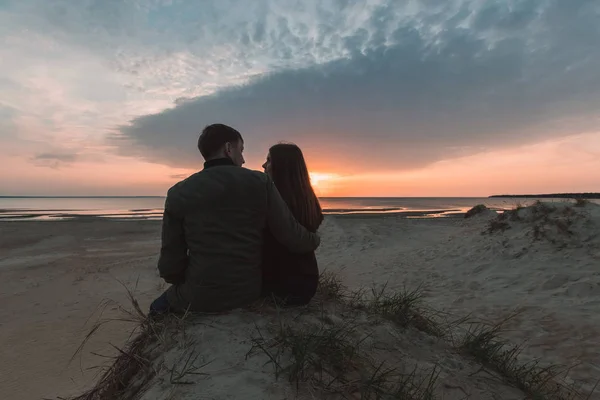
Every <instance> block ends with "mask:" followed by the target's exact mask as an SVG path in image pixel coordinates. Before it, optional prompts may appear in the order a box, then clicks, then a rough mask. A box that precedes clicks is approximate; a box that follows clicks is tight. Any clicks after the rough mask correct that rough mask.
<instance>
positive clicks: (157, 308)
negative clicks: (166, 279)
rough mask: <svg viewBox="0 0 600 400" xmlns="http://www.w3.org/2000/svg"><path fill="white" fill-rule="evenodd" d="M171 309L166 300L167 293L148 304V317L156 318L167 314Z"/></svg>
mask: <svg viewBox="0 0 600 400" xmlns="http://www.w3.org/2000/svg"><path fill="white" fill-rule="evenodd" d="M170 309H171V307H170V306H169V301H168V300H167V292H164V293H163V294H161V295H160V296H159V297H158V298H157V299H156V300H154V301H153V302H152V304H150V312H149V313H148V315H149V316H150V317H156V316H158V315H160V314H166V313H168V312H169V310H170Z"/></svg>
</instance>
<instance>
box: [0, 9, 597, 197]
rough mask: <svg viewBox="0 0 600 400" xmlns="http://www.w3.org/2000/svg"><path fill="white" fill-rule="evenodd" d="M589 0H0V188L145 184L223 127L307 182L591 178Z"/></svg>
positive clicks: (431, 192)
mask: <svg viewBox="0 0 600 400" xmlns="http://www.w3.org/2000/svg"><path fill="white" fill-rule="evenodd" d="M599 18H600V2H598V1H597V0H569V1H564V0H502V1H500V0H403V1H400V0H364V1H359V0H252V1H247V0H214V1H213V0H204V1H195V0H120V1H119V0H78V1H71V0H0V158H1V159H2V160H3V162H2V167H1V168H0V195H163V194H164V193H166V191H167V189H168V188H169V187H170V186H171V185H173V184H175V183H176V182H177V181H178V180H181V179H183V178H185V177H187V176H189V175H190V174H192V173H194V172H196V171H198V170H200V169H201V168H202V163H203V160H202V157H201V155H200V154H199V152H198V150H197V148H196V142H197V138H198V135H199V133H200V132H201V130H202V128H203V127H204V126H206V125H208V124H211V123H215V122H219V123H225V124H228V125H231V126H233V127H235V128H236V129H238V130H239V131H240V132H241V133H242V135H243V137H244V141H245V149H246V150H245V152H246V153H245V156H246V160H247V164H246V167H248V168H252V169H259V170H260V169H261V164H262V163H263V161H264V158H265V156H266V153H267V151H268V148H269V146H271V145H273V144H275V143H277V142H280V141H287V142H290V141H291V142H294V143H296V144H298V145H299V146H300V147H301V148H302V149H303V151H304V154H305V157H306V159H307V163H308V167H309V169H310V171H311V173H312V177H313V184H314V185H315V188H316V190H317V192H318V194H320V195H322V196H416V197H419V196H487V195H491V194H497V193H514V194H519V193H550V192H590V191H600V75H598V71H600V46H598V43H600V24H599V23H598V20H599Z"/></svg>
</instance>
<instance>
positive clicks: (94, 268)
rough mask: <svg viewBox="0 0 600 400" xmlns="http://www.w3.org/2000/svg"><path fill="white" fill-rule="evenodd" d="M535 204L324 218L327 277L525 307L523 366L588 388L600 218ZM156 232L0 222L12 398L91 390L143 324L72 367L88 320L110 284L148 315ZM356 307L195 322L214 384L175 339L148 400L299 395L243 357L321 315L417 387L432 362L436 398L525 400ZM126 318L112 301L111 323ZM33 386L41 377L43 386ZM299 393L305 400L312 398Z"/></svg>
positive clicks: (519, 324)
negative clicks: (182, 361)
mask: <svg viewBox="0 0 600 400" xmlns="http://www.w3.org/2000/svg"><path fill="white" fill-rule="evenodd" d="M536 207H538V209H536V208H531V207H529V208H526V209H523V210H520V211H519V212H518V213H514V214H511V215H509V214H507V217H506V218H505V219H504V220H497V217H496V216H494V215H491V214H487V215H482V216H478V217H474V218H469V219H461V218H440V219H406V218H399V217H398V216H377V217H372V216H351V217H346V216H328V217H327V218H326V221H325V223H324V226H323V227H322V230H321V231H322V235H323V242H322V246H321V248H320V249H319V251H318V258H319V262H320V266H321V268H322V269H326V270H328V271H332V272H334V273H335V274H337V275H338V276H339V277H340V278H341V280H342V281H343V282H344V284H345V285H347V286H348V287H349V289H350V290H353V289H358V288H360V287H364V286H372V285H383V284H387V287H388V289H389V290H390V291H391V292H394V291H398V290H401V289H403V288H405V287H406V288H407V289H409V290H411V289H414V288H417V287H421V288H422V289H423V293H424V295H425V297H424V299H423V301H424V303H423V305H422V306H421V307H424V308H427V309H429V308H432V309H436V310H440V311H444V312H446V313H450V314H451V315H456V316H457V317H458V316H466V315H468V314H471V315H472V316H473V317H477V318H480V319H481V320H483V321H490V322H495V321H500V320H502V319H504V318H506V317H507V316H509V315H511V314H513V312H514V311H515V310H516V311H518V312H519V314H518V315H516V316H515V317H513V318H512V319H511V320H510V321H508V322H507V325H506V327H505V328H506V330H505V331H503V332H502V335H503V337H505V338H507V339H509V340H511V341H512V342H514V343H525V345H524V351H523V354H522V359H524V360H527V359H528V358H533V357H540V358H541V359H542V360H543V362H545V363H555V364H559V365H567V366H570V365H573V364H577V363H579V365H577V366H575V367H574V368H572V369H571V370H570V371H569V373H568V379H570V380H572V381H576V382H577V383H578V384H581V385H583V388H584V389H587V390H591V388H592V387H593V385H594V384H595V383H596V381H597V380H598V379H600V365H599V364H600V362H599V360H600V343H599V342H600V340H599V339H598V337H600V313H598V310H599V309H600V308H599V306H600V269H599V266H600V207H599V206H597V205H593V204H588V205H585V206H584V207H573V205H571V204H569V205H567V204H553V205H552V207H551V208H547V207H541V206H536ZM491 221H495V222H493V223H492V222H491ZM490 227H491V228H492V231H491V232H488V231H489V230H490ZM159 234H160V224H159V223H157V222H155V221H126V222H120V221H103V220H92V221H88V220H86V221H65V222H48V223H45V222H14V223H9V222H3V223H0V251H1V256H0V274H1V275H2V276H1V277H0V279H1V281H2V290H1V293H0V300H1V301H2V302H3V304H5V305H6V306H5V307H3V308H2V309H1V310H0V313H1V315H0V320H1V321H3V322H2V330H1V333H0V343H2V345H3V348H8V349H10V351H8V354H7V355H4V356H3V357H4V359H5V362H4V363H3V365H4V367H2V368H3V369H2V371H0V396H1V397H2V398H11V399H30V398H40V397H42V396H45V397H48V398H52V397H56V396H58V395H69V394H74V393H77V392H81V390H83V389H84V388H89V387H90V385H91V384H92V382H93V380H94V374H93V371H92V372H90V371H88V372H85V373H83V374H82V373H81V372H80V366H81V367H84V368H86V367H90V366H93V365H98V364H100V363H104V364H106V360H103V359H102V358H99V357H95V356H93V355H91V354H90V352H91V351H94V352H108V353H110V350H111V348H110V346H108V345H107V344H106V343H107V342H109V341H112V342H113V343H114V344H117V345H123V344H124V343H125V341H126V339H127V337H128V334H129V331H130V330H131V329H132V328H133V325H127V324H124V325H123V324H121V325H109V326H110V327H104V328H103V329H102V330H101V331H100V332H99V333H98V334H97V335H96V336H95V337H94V338H93V339H92V341H91V342H90V343H89V346H87V347H86V348H85V349H84V351H83V352H82V358H81V360H80V361H79V359H78V360H77V362H76V363H75V364H71V366H70V367H69V368H66V365H67V362H68V360H69V358H70V356H71V355H72V354H73V352H74V351H75V350H76V348H77V346H78V345H79V343H80V341H81V340H82V338H83V336H84V335H85V332H86V329H88V330H89V328H90V326H91V324H92V323H93V321H94V320H95V319H94V318H92V321H90V322H88V324H87V325H86V326H84V324H85V322H86V320H87V318H88V317H89V316H90V315H91V314H92V313H94V311H95V310H96V307H97V306H98V304H99V303H100V302H101V301H102V300H103V299H105V298H109V299H114V300H116V301H117V302H120V303H122V304H126V301H127V300H126V293H125V291H124V290H123V288H122V287H121V286H120V285H119V284H118V283H116V281H115V280H114V278H115V277H117V278H119V279H120V280H122V281H124V282H125V283H126V284H127V285H128V286H130V287H133V286H134V285H135V284H136V282H137V291H136V295H137V296H138V297H139V299H140V303H141V306H142V308H143V309H146V307H147V305H148V303H149V301H150V299H151V298H152V297H153V296H155V295H156V294H157V293H159V292H160V290H161V287H160V286H159V280H158V279H157V277H156V272H155V265H156V264H155V262H156V254H157V249H158V244H159ZM59 294H60V295H59ZM346 307H347V306H345V305H341V304H339V303H337V302H330V301H327V302H325V305H324V306H323V308H322V310H321V309H319V307H318V305H317V304H315V305H313V308H312V309H311V310H305V312H303V313H301V315H300V316H298V313H299V312H300V311H298V310H295V311H286V312H284V313H283V314H279V315H278V314H277V313H276V312H275V310H274V309H273V308H272V307H266V306H265V307H262V308H260V309H258V310H256V309H255V310H245V311H243V310H238V311H235V312H232V313H230V314H227V315H222V316H210V317H202V318H200V319H195V320H194V321H195V322H193V321H192V324H191V325H190V326H189V327H188V328H187V330H186V334H187V335H188V336H187V337H188V338H190V337H191V338H192V339H195V342H196V343H195V344H194V345H193V348H192V349H193V350H194V351H195V354H196V355H197V356H198V358H197V360H196V361H197V362H198V363H199V364H200V365H202V364H203V363H206V362H209V361H211V360H214V361H212V362H211V363H210V364H208V365H206V366H205V367H204V368H202V369H201V372H203V373H207V374H208V375H194V376H193V378H194V382H196V383H195V384H194V385H174V384H172V383H171V373H170V372H169V371H168V368H170V369H172V366H173V365H175V364H177V361H178V360H179V358H180V356H181V355H182V354H183V353H184V352H189V350H190V347H189V346H188V347H187V348H186V347H185V346H182V345H181V343H182V342H181V341H178V339H177V340H176V342H173V343H179V346H177V345H175V346H174V347H170V350H168V351H162V350H160V351H159V350H158V349H159V348H158V347H157V348H156V349H155V353H154V355H155V356H156V357H157V358H156V359H155V360H154V366H155V367H156V370H157V371H158V373H157V375H156V376H155V377H154V378H153V379H152V380H151V381H150V384H149V386H147V391H146V392H145V394H144V397H143V398H145V399H162V398H168V395H173V393H175V395H176V397H174V398H188V397H189V398H192V397H193V396H199V395H203V396H207V398H284V397H285V396H288V398H293V395H294V394H295V393H296V391H295V388H294V387H293V385H290V383H288V382H287V380H286V379H285V377H281V378H280V379H279V380H277V381H275V376H274V373H273V372H274V370H273V365H272V364H265V362H266V361H268V359H267V358H266V356H265V355H264V354H261V353H256V352H255V353H254V354H252V355H251V356H250V357H248V358H247V359H246V353H247V352H248V351H249V350H250V349H251V348H252V346H253V344H254V342H253V338H255V336H256V332H257V331H256V327H257V326H258V327H259V328H260V330H261V332H263V334H264V335H265V340H269V339H275V338H277V327H278V326H280V325H279V324H280V323H281V322H282V321H283V323H285V324H287V325H290V326H295V327H296V329H299V327H307V328H306V329H309V330H311V329H313V330H316V331H318V330H319V329H321V328H323V320H327V321H329V323H328V324H329V325H326V326H336V324H339V323H342V324H343V322H344V320H348V319H351V320H353V321H356V322H357V324H356V326H355V327H354V328H355V329H354V330H355V333H354V334H353V335H355V336H357V337H359V338H360V337H363V336H365V335H367V334H370V335H371V336H370V337H369V339H368V340H366V342H365V343H363V346H361V349H362V350H361V354H363V355H365V357H366V355H368V357H369V358H372V360H371V361H377V360H379V359H384V358H385V357H390V359H389V360H388V361H389V362H390V363H391V364H394V365H398V366H400V367H401V368H402V369H407V371H408V370H410V369H411V368H414V367H415V366H417V367H419V368H418V370H419V371H420V372H419V373H421V374H423V376H427V371H430V370H431V369H432V368H433V367H437V368H438V373H439V375H440V376H439V379H438V383H437V386H436V388H435V391H436V393H437V394H438V396H439V397H440V398H465V393H464V392H466V393H467V394H469V395H470V396H471V397H472V398H494V397H493V396H495V398H503V399H504V398H506V399H510V398H522V397H523V395H522V393H520V392H518V391H516V389H513V388H511V387H510V385H506V384H504V383H502V381H501V379H500V377H499V376H498V375H497V374H495V373H491V374H487V373H482V372H481V371H479V369H480V367H479V366H478V365H477V364H476V363H475V361H473V360H472V359H470V358H469V357H468V356H466V355H465V354H462V353H461V352H457V350H456V349H455V347H454V346H453V345H452V343H449V342H448V341H446V340H441V339H439V338H435V337H432V336H431V335H429V334H427V333H425V332H422V331H420V330H419V329H418V328H417V327H415V326H413V325H410V324H409V326H408V327H399V326H397V324H393V323H390V322H389V321H387V320H386V319H385V318H381V317H380V316H379V317H378V316H375V315H373V313H370V312H367V311H365V310H358V311H357V310H348V309H347V308H346ZM118 315H120V313H119V310H118V309H117V308H116V307H115V306H111V307H108V308H107V309H106V311H105V314H104V316H105V317H111V316H118ZM96 317H97V314H96ZM4 321H6V322H4ZM332 321H333V322H332ZM173 332H175V334H180V331H177V330H176V331H173ZM177 332H179V333H177ZM176 337H177V336H176ZM173 343H171V344H173ZM363 350H364V351H363ZM367 350H368V351H367ZM112 354H114V351H113V352H112ZM186 354H188V353H186ZM161 360H163V361H165V362H164V363H161ZM282 360H286V359H285V358H282ZM287 360H288V361H289V359H287ZM282 362H283V361H282ZM80 364H81V365H80ZM161 365H162V366H163V367H164V368H163V369H162V370H161V368H158V367H159V366H161ZM407 371H404V372H407ZM408 372H410V371H408ZM357 373H358V372H357ZM31 376H36V377H37V378H36V384H35V385H33V384H30V380H31ZM463 391H464V392H463ZM301 393H302V394H303V395H307V396H308V395H310V390H308V388H303V389H302V391H301ZM261 396H262V397H261ZM461 396H462V397H461ZM486 396H487V397H486ZM519 396H520V397H519ZM309 398H310V397H309ZM357 398H360V397H357Z"/></svg>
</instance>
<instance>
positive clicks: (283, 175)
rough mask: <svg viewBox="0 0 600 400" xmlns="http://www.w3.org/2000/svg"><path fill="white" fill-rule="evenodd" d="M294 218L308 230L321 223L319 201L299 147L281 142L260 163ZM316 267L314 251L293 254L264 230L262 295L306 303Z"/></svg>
mask: <svg viewBox="0 0 600 400" xmlns="http://www.w3.org/2000/svg"><path fill="white" fill-rule="evenodd" d="M263 168H264V169H265V173H267V174H268V175H269V176H270V177H271V179H273V182H274V183H275V186H276V187H277V189H278V190H279V193H280V194H281V197H283V200H285V202H286V203H287V205H288V207H289V208H290V210H291V211H292V214H294V217H296V220H297V221H298V222H299V223H300V224H301V225H303V226H304V227H305V228H306V229H308V230H309V231H311V232H316V231H317V229H318V228H319V226H320V225H321V222H323V212H322V210H321V205H320V204H319V200H318V199H317V196H316V195H315V192H314V190H313V188H312V186H311V184H310V176H309V175H308V169H307V167H306V162H305V161H304V156H303V155H302V150H300V148H299V147H298V146H296V145H295V144H287V143H281V144H276V145H275V146H273V147H271V148H270V149H269V154H268V155H267V161H266V162H265V163H264V164H263ZM318 283H319V268H318V266H317V259H316V257H315V253H314V252H310V253H304V254H295V253H291V252H289V251H288V250H287V248H285V247H284V246H283V245H282V244H280V243H279V242H278V241H277V240H276V239H275V238H274V237H273V235H272V234H271V233H270V232H269V231H267V232H266V234H265V244H264V251H263V295H265V296H275V297H276V298H278V299H279V300H281V301H283V303H284V304H285V305H286V306H300V305H305V304H308V302H309V301H310V300H311V299H312V297H313V296H314V295H315V293H316V291H317V285H318Z"/></svg>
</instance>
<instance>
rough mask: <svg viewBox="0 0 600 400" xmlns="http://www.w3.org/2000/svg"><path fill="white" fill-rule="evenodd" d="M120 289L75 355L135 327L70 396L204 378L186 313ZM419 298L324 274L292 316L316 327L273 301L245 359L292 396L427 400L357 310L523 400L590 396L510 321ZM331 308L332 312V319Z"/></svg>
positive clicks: (433, 383)
mask: <svg viewBox="0 0 600 400" xmlns="http://www.w3.org/2000/svg"><path fill="white" fill-rule="evenodd" d="M126 290H127V293H128V296H129V301H130V303H131V308H130V309H125V308H122V310H123V313H124V316H123V318H117V319H110V320H103V321H100V322H98V323H96V324H95V325H94V326H93V327H92V329H91V330H90V332H89V334H88V335H87V336H86V337H85V339H84V341H83V343H82V345H81V346H80V347H79V348H78V350H77V353H79V352H81V351H82V350H83V348H84V346H85V343H86V342H87V341H88V340H89V338H90V337H91V336H93V335H94V334H95V332H96V331H97V330H98V329H99V327H100V326H101V325H102V324H106V323H109V322H116V321H121V322H122V321H126V322H131V323H135V324H138V328H137V330H136V332H137V335H136V336H135V337H132V338H131V339H130V341H129V342H128V344H127V345H126V346H125V347H124V348H122V349H121V348H119V349H117V355H116V356H115V357H114V360H113V362H112V364H111V365H110V366H109V367H108V368H106V369H105V371H104V372H103V373H102V375H101V376H100V378H99V380H98V381H97V383H96V385H95V386H94V387H93V388H92V389H90V390H88V391H87V392H85V393H83V394H81V395H79V396H76V397H72V398H71V399H70V400H108V399H111V400H112V399H134V398H135V397H136V396H137V395H139V394H140V393H142V392H143V390H144V388H145V387H146V386H147V385H148V384H149V383H150V382H151V380H152V379H153V378H154V377H155V376H157V375H158V374H159V373H160V372H161V370H162V369H163V368H164V369H165V370H166V371H167V372H168V376H169V379H168V381H169V383H170V384H171V385H173V386H176V385H190V384H193V383H194V379H190V378H191V377H194V376H206V375H207V373H206V372H205V367H207V366H208V365H209V364H210V363H211V362H210V361H209V362H199V355H198V354H197V353H196V352H195V351H194V350H193V349H194V338H193V337H191V336H190V335H188V334H187V333H186V325H187V324H188V320H189V319H190V318H193V317H194V316H193V314H189V313H186V314H184V315H183V316H175V315H168V316H165V317H164V318H160V319H151V318H148V316H147V315H146V314H145V313H144V312H143V311H142V310H141V308H140V306H139V303H138V302H137V300H136V299H135V297H134V295H133V294H132V291H130V290H129V289H127V288H126ZM423 297H424V294H423V290H422V289H421V288H420V287H418V288H416V289H410V290H409V289H403V290H400V291H392V290H390V289H389V288H388V287H387V285H383V286H380V287H378V288H371V289H370V290H366V289H364V288H363V289H360V290H355V291H352V290H349V289H348V288H347V287H346V286H344V285H343V283H342V281H341V279H340V278H339V276H338V275H336V274H334V273H331V272H326V273H323V274H321V277H320V285H319V290H318V294H317V296H316V297H315V300H314V302H313V304H311V305H309V306H307V307H305V308H303V309H299V310H298V313H299V314H298V315H301V314H302V315H306V314H309V315H312V316H314V317H316V318H314V321H318V323H316V322H315V323H312V324H307V323H303V322H302V320H301V319H299V318H289V315H288V317H286V318H284V316H283V315H284V314H285V313H284V312H283V310H282V309H280V308H278V306H277V305H275V309H276V315H277V318H276V323H274V324H272V327H271V330H270V331H269V332H265V331H264V330H263V329H260V328H259V327H258V325H256V329H255V334H254V335H253V336H252V337H251V338H249V339H250V343H251V345H250V349H249V351H248V354H247V356H246V357H247V358H248V357H251V356H252V355H254V354H257V353H262V354H264V355H265V356H266V358H267V360H268V362H269V363H270V364H271V365H272V367H273V373H274V375H275V378H276V379H277V380H279V379H281V378H285V379H286V380H287V381H288V382H290V384H292V386H293V387H294V388H295V389H296V390H297V391H308V392H309V393H312V394H313V395H315V394H318V396H320V397H318V398H332V399H336V398H360V399H417V400H421V399H423V400H433V399H435V390H436V387H437V381H438V377H439V373H440V369H439V368H438V367H437V366H434V367H433V368H431V369H429V370H423V369H420V368H419V367H418V366H416V365H415V366H410V365H397V364H393V363H390V362H389V361H388V360H381V359H380V358H379V357H377V356H376V355H375V352H374V350H373V348H372V347H371V346H370V345H369V344H368V339H369V334H368V333H367V334H365V332H368V330H365V329H361V328H364V324H365V321H362V322H361V321H359V319H358V317H357V313H363V314H365V313H366V314H367V315H370V316H372V317H373V318H380V319H382V320H385V321H390V322H392V323H393V324H394V325H395V326H397V327H399V328H404V329H406V328H408V327H414V328H415V329H417V330H420V331H422V332H425V333H427V334H428V335H431V336H434V337H436V339H437V340H445V341H448V342H450V343H452V346H453V347H454V348H455V349H456V350H458V351H460V352H462V353H463V354H465V355H466V356H468V357H470V358H472V359H474V360H475V361H477V362H478V363H479V364H481V369H482V370H489V371H493V372H494V373H497V374H498V375H499V376H501V377H502V379H503V380H504V381H505V382H506V383H507V384H509V385H511V386H513V387H515V388H518V389H520V390H521V391H523V393H525V394H526V395H527V396H529V397H528V398H532V399H540V400H545V399H548V400H563V399H564V400H575V399H586V398H591V394H590V395H589V396H588V397H585V396H583V395H582V394H580V393H579V392H577V391H576V390H575V388H574V387H573V385H571V386H569V385H567V384H565V383H564V381H563V380H562V378H561V375H562V374H563V373H566V372H567V371H568V368H566V367H559V366H543V364H542V362H541V360H534V361H526V362H523V361H521V358H522V357H521V351H522V347H521V346H515V345H512V344H510V343H509V342H508V341H506V340H504V339H502V332H503V326H504V324H505V323H506V322H507V321H508V319H505V320H503V321H501V322H499V323H495V324H490V323H485V324H483V323H475V322H473V319H472V318H470V317H463V318H457V317H453V316H452V317H450V316H448V315H446V314H443V313H436V312H435V311H433V310H430V309H428V308H427V307H425V306H424V305H423V304H422V303H423V301H422V300H423ZM265 304H266V303H265ZM330 305H333V306H332V307H334V308H335V310H337V311H335V312H334V313H333V314H331V307H330ZM263 307H264V304H263ZM328 307H329V308H328ZM328 310H329V311H328ZM339 310H345V311H343V312H338V311H339ZM288 312H289V311H288ZM328 313H329V314H328ZM330 314H331V315H330ZM332 317H335V318H332ZM367 323H370V322H369V321H367ZM459 332H462V334H460V333H459ZM174 345H178V346H180V347H181V348H182V351H181V354H180V356H179V358H178V359H177V360H175V361H174V362H173V363H172V364H171V365H166V364H165V363H164V360H163V361H162V362H161V363H158V364H157V363H156V362H154V361H155V360H156V358H157V353H160V352H165V351H167V350H168V349H169V348H171V347H172V346H174ZM77 353H76V354H77ZM74 357H75V355H74ZM348 396H349V397H348Z"/></svg>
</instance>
